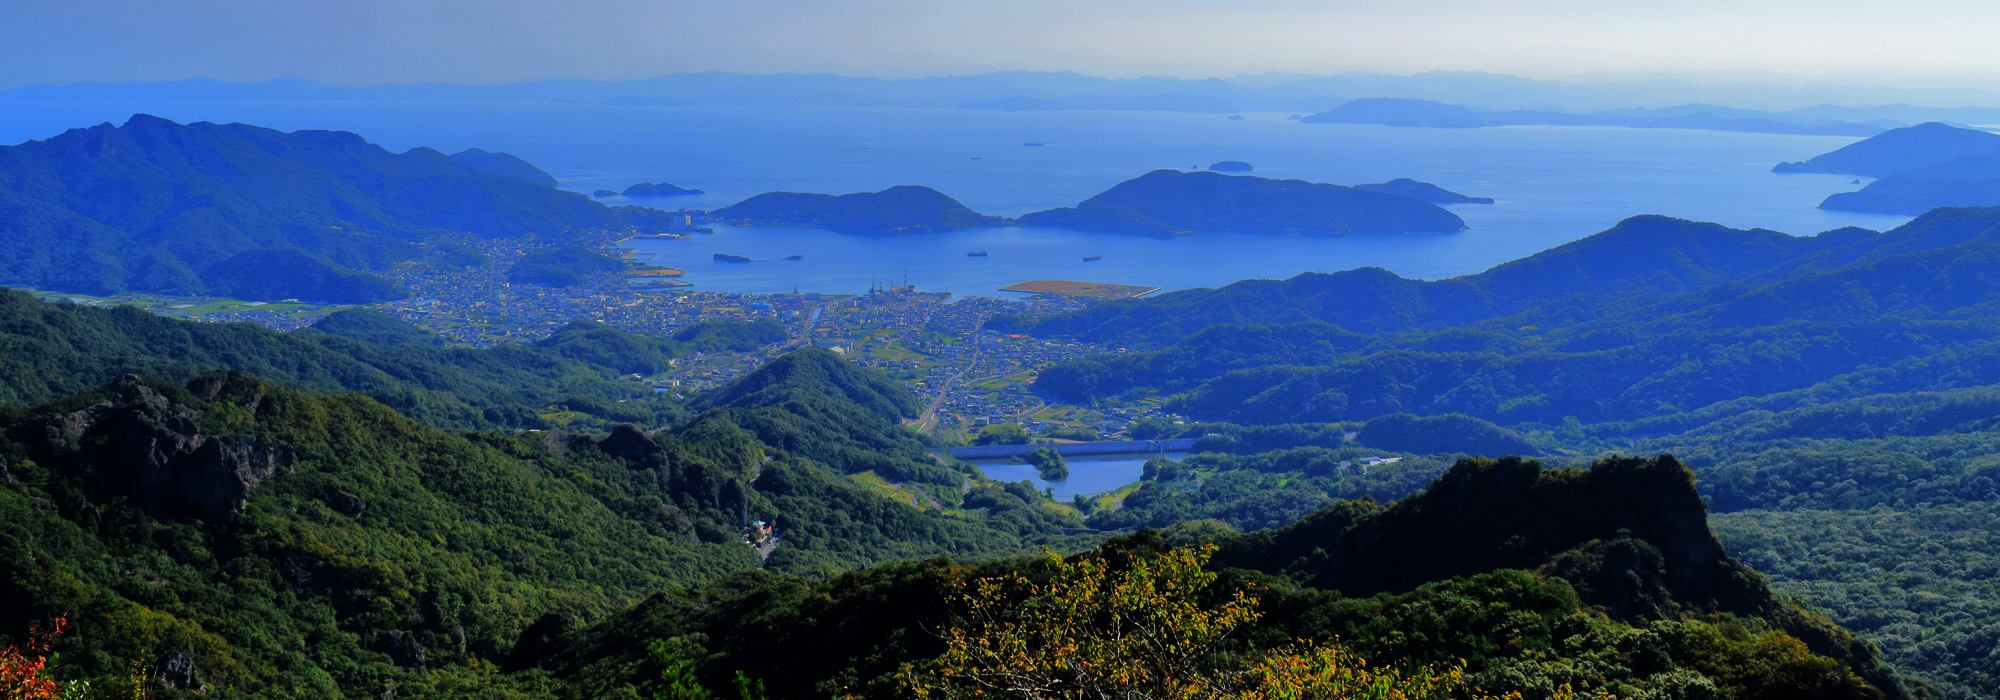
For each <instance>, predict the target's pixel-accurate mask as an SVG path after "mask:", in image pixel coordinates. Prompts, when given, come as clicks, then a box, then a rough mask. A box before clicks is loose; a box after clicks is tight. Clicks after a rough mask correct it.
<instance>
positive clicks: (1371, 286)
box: [1033, 216, 1873, 347]
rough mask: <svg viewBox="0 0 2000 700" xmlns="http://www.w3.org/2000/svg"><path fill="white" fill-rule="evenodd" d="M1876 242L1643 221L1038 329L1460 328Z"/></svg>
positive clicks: (1171, 337)
mask: <svg viewBox="0 0 2000 700" xmlns="http://www.w3.org/2000/svg"><path fill="white" fill-rule="evenodd" d="M1870 234H1873V232H1870V231H1863V230H1861V229H1842V230H1839V231H1831V232H1828V233H1826V234H1822V235H1820V236H1813V237H1797V236H1788V235H1785V234H1782V233H1777V232H1774V231H1762V230H1751V231H1742V230H1734V229H1729V228H1725V227H1722V226H1717V225H1715V224H1703V223H1695V222H1690V221H1681V220H1677V219H1670V218H1666V217H1660V216H1638V217H1633V218H1630V219H1627V220H1625V221H1622V222H1619V224H1618V225H1617V226H1615V227H1613V228H1611V229H1610V230H1607V231H1604V232H1602V233H1599V234H1596V235H1593V236H1590V237H1587V238H1584V239H1581V240H1578V241H1574V242H1571V243H1567V244H1564V245H1561V246H1557V247H1555V248H1551V249H1549V250H1546V251H1543V252H1540V253H1536V254H1535V255H1532V256H1529V257H1526V258H1523V259H1520V260H1516V261H1513V262H1509V263H1504V264H1501V265H1498V266H1496V267H1494V268H1493V269H1491V270H1487V271H1485V272H1482V273H1479V274H1476V275H1467V276H1465V277H1455V278H1451V279H1446V280H1439V281H1435V282H1426V281H1419V280H1406V279H1403V278H1400V277H1397V276H1396V275H1394V274H1392V273H1390V272H1388V271H1386V270H1381V269H1376V268H1362V269H1358V270H1349V271H1345V272H1334V273H1316V272H1308V273H1304V274H1301V275H1298V276H1297V277H1293V278H1291V279H1289V280H1283V281H1274V280H1246V281H1243V282H1237V283H1234V284H1231V285H1229V286H1226V287H1222V288H1220V289H1190V290H1184V291H1178V292H1171V293H1167V294H1161V295H1157V296H1152V297H1148V298H1145V299H1135V300H1123V301H1115V302H1109V303H1103V304H1097V305H1093V306H1091V307H1090V308H1087V309H1083V310H1080V311H1075V312H1071V313H1068V314H1062V315H1058V316H1053V317H1049V318H1047V319H1044V320H1042V321H1040V322H1038V323H1037V324H1036V325H1035V326H1034V327H1033V332H1034V334H1035V335H1037V336H1044V337H1048V336H1058V335H1061V336H1074V337H1079V338H1084V339H1088V340H1093V341H1096V342H1105V343H1115V344H1119V345H1127V346H1133V345H1137V346H1141V347H1144V346H1160V345H1165V344H1169V343H1172V342H1175V341H1177V340H1179V339H1181V338H1185V337H1187V336H1189V335H1191V334H1193V333H1196V332H1198V331H1200V330H1202V329H1204V328H1207V327H1209V326H1213V325H1216V324H1223V323H1229V324H1260V325H1273V324H1288V323H1301V322H1307V321H1324V322H1327V323H1333V324H1337V325H1339V326H1340V327H1342V328H1345V329H1348V330H1351V331H1355V332H1360V333H1377V332H1397V331H1404V330H1416V329H1424V328H1438V327H1443V326H1455V325H1464V324H1471V323H1477V322H1480V321H1484V320H1486V319H1489V318H1495V317H1499V316H1505V315H1508V314H1513V313H1518V312H1520V311H1523V310H1526V309H1529V308H1533V307H1536V306H1540V305H1543V304H1547V303H1550V302H1553V301H1557V300H1561V299H1566V298H1570V297H1592V298H1599V299H1610V300H1616V299H1622V298H1628V297H1658V296H1665V295H1669V294H1677V293H1682V292H1688V291H1693V290H1697V289H1703V288H1706V287H1708V286H1711V285H1715V284H1719V283H1723V282H1727V281H1731V280H1735V279H1740V278H1742V277H1745V276H1748V275H1750V274H1754V273H1756V272H1758V271H1760V270H1764V269H1767V268H1770V267H1771V266H1773V265H1777V264H1780V263H1783V262H1785V261H1788V260H1792V259H1794V258H1797V257H1800V256H1804V255H1809V254H1811V253H1814V252H1817V251H1820V250H1824V249H1830V248H1834V247H1838V246H1842V245H1846V244H1852V243H1856V242H1857V241H1858V240H1859V239H1861V238H1862V237H1865V236H1868V235H1870Z"/></svg>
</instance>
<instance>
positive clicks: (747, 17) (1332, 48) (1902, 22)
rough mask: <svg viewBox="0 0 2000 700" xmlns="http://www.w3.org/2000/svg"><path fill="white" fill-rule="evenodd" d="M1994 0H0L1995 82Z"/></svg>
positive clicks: (501, 68) (558, 50)
mask: <svg viewBox="0 0 2000 700" xmlns="http://www.w3.org/2000/svg"><path fill="white" fill-rule="evenodd" d="M1996 47H2000V3H1995V2H1991V1H1989V0H1981V1H1968V0H1898V1H1897V2H1881V1H1880V0H1871V1H1869V2H1852V1H1849V0H1783V1H1779V2H1759V1H1757V0H1699V1H1692V2H1690V1H1676V0H1648V1H1645V2H1627V1H1625V0H1509V1H1506V2H1495V1H1494V0H1370V1H1368V2H1349V1H1346V0H1335V1H1320V2H1312V1H1306V0H1214V1H1208V2H1192V1H1186V0H727V1H720V2H708V1H702V2H683V1H679V0H337V1H335V0H329V1H325V2H305V1H301V0H0V87H6V86H13V85H19V84H23V83H58V84H60V83H69V82H75V81H125V80H162V79H176V78H186V77H193V76H206V77H215V78H221V79H225V80H235V81H252V80H262V79H266V78H272V77H277V76H285V75H295V76H300V77H305V78H312V79H315V80H322V81H327V82H335V83H347V84H375V83H385V82H410V81H440V82H459V83H500V82H511V81H518V80H534V79H542V78H594V79H618V78H637V77H647V76H653V75H661V74H665V73H675V72H686V71H705V70H725V71H736V72H746V73H770V72H831V73H841V74H847V75H876V76H884V77H904V76H920V75H947V74H969V73H978V72H987V71H994V70H1010V69H1029V70H1076V71H1079V72H1083V73H1087V74H1092V75H1101V76H1111V77H1120V76H1135V75H1178V76H1184V77H1205V76H1227V75H1235V74H1241V73H1260V72H1268V71H1282V72H1296V73H1314V74H1326V73H1336V72H1341V71H1350V70H1361V71H1374V72H1392V73H1412V72H1419V71H1424V70H1436V69H1445V70H1487V71H1494V72H1501V73H1512V74H1517V75H1526V76H1531V77H1543V78H1548V77H1561V76H1566V75H1572V74H1577V73H1585V72H1591V71H1624V70H1658V69H1665V70H1676V71H1746V70H1747V71H1774V72H1779V73H1788V74H1803V75H1814V76H1825V77H1828V78H1833V79H1838V80H1844V81H1849V82H1852V81H1856V80H1865V81H1875V82H1888V81H1895V82H1898V83H1903V84H1906V85H1909V86H1917V84H1918V83H1921V84H1923V85H1979V86H1993V85H1996V84H2000V48H1996Z"/></svg>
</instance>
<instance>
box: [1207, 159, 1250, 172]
mask: <svg viewBox="0 0 2000 700" xmlns="http://www.w3.org/2000/svg"><path fill="white" fill-rule="evenodd" d="M1208 169H1209V170H1213V171H1215V172H1218V173H1247V172H1250V171H1252V170H1256V168H1253V167H1250V164H1249V163H1245V162H1243V161H1240V160H1225V161H1222V162H1220V163H1216V164H1215V165H1211V166H1208Z"/></svg>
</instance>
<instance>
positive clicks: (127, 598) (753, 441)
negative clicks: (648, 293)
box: [0, 323, 1077, 697]
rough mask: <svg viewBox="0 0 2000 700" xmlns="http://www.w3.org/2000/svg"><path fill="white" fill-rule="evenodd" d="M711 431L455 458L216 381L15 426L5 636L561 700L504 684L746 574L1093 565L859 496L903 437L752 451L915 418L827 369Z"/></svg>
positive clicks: (255, 671)
mask: <svg viewBox="0 0 2000 700" xmlns="http://www.w3.org/2000/svg"><path fill="white" fill-rule="evenodd" d="M349 325H362V324H359V323H355V324H349ZM850 395H853V396H861V397H863V398H865V399H867V400H868V401H869V405H867V406H863V405H860V404H854V403H852V402H851V401H849V400H848V398H847V397H848V396H850ZM884 402H887V403H884ZM714 403H715V404H716V405H718V406H719V405H721V404H724V403H727V404H731V405H729V406H726V407H719V408H713V409H711V410H709V411H707V412H706V413H704V414H702V415H699V416H695V417H693V418H691V419H687V420H684V421H681V422H677V423H676V424H674V425H672V426H670V427H668V428H667V429H663V430H660V431H657V432H651V433H649V432H647V431H645V430H643V429H640V428H638V427H636V426H630V425H625V426H619V427H617V428H615V429H613V430H611V431H610V432H609V434H608V435H606V434H597V435H577V434H567V433H563V432H522V433H451V432H445V431H440V430H436V429H433V428H428V427H424V426H422V425H420V424H418V423H416V422H414V421H411V420H409V419H407V418H404V417H402V416H399V415H397V414H395V413H394V412H392V411H390V410H388V409H387V408H385V407H383V406H381V405H379V404H377V403H375V402H373V401H370V400H368V399H366V398H363V397H360V396H356V395H351V394H342V395H333V396H315V395H310V394H305V393H301V392H297V391H293V390H289V389H283V388H280V387H277V386H275V385H272V384H268V383H264V382H262V381H259V380H257V379H254V378H252V377H249V376H247V375H241V374H235V373H229V372H214V373H207V374H201V375H197V376H195V377H194V378H192V379H191V380H189V381H187V382H186V383H185V384H184V385H183V384H174V383H167V382H161V381H158V380H152V379H145V378H139V377H135V376H129V375H128V376H125V377H122V378H119V379H118V380H116V381H114V382H112V383H111V384H109V385H107V386H105V387H102V388H99V389H96V390H93V391H88V392H84V393H81V394H75V395H70V396H65V397H62V398H60V399H58V400H56V401H55V402H52V403H47V404H43V405H39V406H34V407H23V406H19V405H11V406H8V407H7V408H6V410H5V412H4V413H0V436H4V437H0V459H4V460H5V462H4V463H5V465H6V469H7V474H8V475H9V477H10V478H8V479H6V481H5V483H4V484H0V514H4V516H5V517H0V522H4V523H5V524H4V525H0V528H4V529H5V530H6V531H7V535H6V536H5V537H0V597H3V598H4V599H5V600H7V601H8V602H7V604H6V605H5V606H0V624H4V625H6V626H7V627H8V628H9V629H18V628H23V627H25V625H26V624H28V622H29V621H31V620H34V619H39V618H41V617H43V616H46V615H49V614H56V613H61V614H67V615H70V616H71V617H72V619H75V620H77V621H78V624H77V626H76V628H75V630H74V632H73V637H72V640H71V641H70V642H69V643H68V645H67V646H66V647H65V654H66V655H68V656H70V657H72V658H76V659H78V661H75V662H72V663H71V664H70V666H69V667H68V668H69V669H70V671H71V672H72V673H84V674H90V675H100V676H101V675H102V674H107V673H119V672H122V671H123V669H125V668H126V667H127V666H129V665H130V664H131V663H132V662H133V661H134V660H139V661H141V662H142V663H148V664H151V663H163V662H161V661H160V659H163V658H167V659H178V661H176V662H175V663H176V664H178V666H177V667H178V668H183V669H187V670H186V672H185V673H184V674H182V675H181V676H177V677H176V678H175V679H174V680H173V681H172V683H170V684H169V685H172V686H174V687H173V688H168V690H170V691H171V690H173V689H174V688H178V689H180V690H190V691H195V690H198V691H202V692H206V693H210V694H218V693H219V694H221V696H223V697H250V696H256V697H345V696H353V695H356V694H376V693H379V692H381V689H382V688H384V687H397V688H399V691H398V692H399V693H400V694H402V695H409V696H418V697H423V696H439V697H449V696H459V695H460V694H463V693H468V692H471V693H475V694H479V693H480V692H496V691H497V692H507V693H527V694H528V695H529V696H530V697H550V696H552V695H553V694H554V686H552V685H550V684H549V683H547V681H546V679H545V678H539V677H532V676H530V677H521V676H511V675H501V673H500V671H502V670H518V669H519V668H521V667H523V666H525V665H530V664H531V663H532V662H533V661H536V660H537V659H536V658H535V656H534V655H535V653H536V652H535V646H534V644H533V642H532V640H533V639H534V638H535V635H538V634H543V633H542V632H537V631H536V630H537V629H541V628H542V627H537V625H542V626H543V627H546V625H547V624H550V623H546V622H544V623H538V622H537V620H543V621H547V620H567V621H571V623H573V622H574V621H577V620H595V619H602V618H604V617H605V616H608V615H612V614H615V613H618V612H619V611H622V610H625V609H626V608H627V606H629V605H631V604H633V603H636V602H638V601H639V600H640V599H642V598H643V597H645V596H646V595H649V594H651V593H655V592H659V591H666V590H675V589H677V588H679V587H681V586H690V585H702V584H704V583H706V582H712V581H720V580H724V579H725V578H726V577H727V575H728V574H729V573H730V572H732V571H747V570H753V569H758V568H762V569H765V570H768V571H773V572H793V573H796V574H800V575H807V574H810V575H825V574H828V573H831V572H835V571H839V570H845V569H852V568H857V567H866V566H870V565H873V564H876V563H879V562H885V561H895V560H903V559H914V558H920V557H925V556H935V555H941V554H951V555H955V556H962V557H990V556H995V555H1001V554H1010V553H1017V552H1022V551H1025V550H1026V549H1027V548H1028V547H1029V546H1030V545H1032V544H1056V545H1063V546H1074V545H1073V544H1067V543H1068V542H1069V540H1067V539H1066V538H1064V537H1063V536H1062V534H1061V533H1062V529H1063V528H1064V527H1075V526H1076V525H1077V523H1076V522H1075V521H1074V519H1065V518H1064V517H1062V515H1061V511H1060V510H1059V509H1052V508H1051V506H1052V504H1049V503H1048V502H1047V501H1046V499H1044V498H1043V497H1042V495H1041V494H1039V493H1037V492H1035V491H1034V490H1033V489H1027V488H1020V487H1019V486H1020V485H1002V484H996V483H993V482H988V481H984V480H983V479H979V478H977V477H971V478H968V477H967V475H961V474H959V473H957V472H945V473H943V474H927V476H933V477H935V478H933V479H931V482H932V483H933V484H935V487H932V486H925V485H916V484H912V485H909V486H903V487H901V488H908V489H913V490H914V489H922V490H924V491H926V492H928V493H929V494H930V496H928V497H927V502H929V503H932V504H936V503H938V502H940V501H941V502H942V503H943V504H945V507H947V508H949V509H950V512H949V513H947V512H943V511H940V510H939V509H938V507H936V506H935V505H933V506H927V507H920V506H918V505H915V503H916V502H917V501H916V499H912V498H911V497H910V496H909V495H908V494H909V493H910V492H909V491H902V492H896V491H892V490H890V489H885V488H883V487H880V486H871V485H869V484H868V483H866V482H862V481H858V480H855V479H850V478H848V477H847V476H846V475H845V474H844V473H843V472H846V473H855V472H857V471H860V470H862V468H864V467H874V468H876V470H875V471H873V473H877V474H887V473H890V472H888V470H886V469H880V468H879V466H878V465H891V464H896V463H898V462H899V460H907V458H908V457H909V455H908V454H907V453H906V452H905V451H903V450H902V449H901V447H900V446H901V445H905V444H909V443H905V442H902V441H903V440H906V439H907V438H906V437H905V436H906V435H907V433H905V432H904V431H903V429H902V428H901V427H899V426H897V425H895V424H894V423H893V422H888V421H885V420H876V421H873V422H856V423H852V424H843V425H839V426H834V427H835V428H837V429H839V430H842V431H844V435H845V436H846V437H847V438H848V439H849V440H848V442H846V443H844V444H840V445H832V444H822V443H812V442H802V441H798V440H791V441H786V442H783V443H782V444H775V443H766V442H762V441H760V439H759V437H758V435H759V434H760V433H758V432H751V431H746V430H745V429H744V428H743V427H739V426H738V423H737V422H736V421H737V420H742V421H743V424H744V425H745V426H746V427H749V428H750V429H751V430H752V431H764V432H763V433H762V434H774V433H770V432H769V427H770V426H771V425H777V424H781V423H782V422H783V421H784V416H786V415H795V414H794V413H792V412H795V411H799V410H801V409H800V407H801V406H807V407H811V409H812V410H815V411H818V413H816V414H815V415H816V416H818V417H826V416H839V417H855V416H863V415H873V412H874V411H877V410H883V408H884V407H885V406H896V405H901V404H913V399H912V398H911V397H910V396H908V394H907V392H905V391H902V390H901V389H900V388H899V387H896V386H895V385H894V384H893V383H890V382H888V381H887V380H886V379H884V378H882V377H879V376H875V375H874V374H873V373H872V371H870V370H863V369H861V368H859V367H855V366H853V365H851V364H847V363H845V362H844V361H841V360H839V359H838V358H836V357H833V356H832V355H831V354H830V353H826V352H824V351H817V352H807V353H805V354H803V355H795V356H791V357H788V358H785V359H781V360H779V361H778V362H775V363H773V364H772V365H771V366H770V367H767V368H765V369H763V370H760V371H759V372H755V373H752V374H751V375H749V376H747V377H746V378H745V379H744V381H743V383H742V384H739V385H737V386H736V387H733V388H730V389H726V390H724V391H723V392H722V393H720V394H718V398H717V399H716V400H715V401H714ZM139 444H151V445H156V446H158V447H157V449H145V450H135V449H132V446H134V445H139ZM875 445H885V446H890V447H887V448H883V449H885V450H886V451H883V452H877V448H876V447H874V446H875ZM916 455H918V456H921V455H922V450H921V447H918V448H917V451H916ZM924 462H925V463H926V464H933V463H931V462H930V460H929V459H928V458H924ZM931 468H932V469H938V468H937V467H935V466H932V467H931ZM947 477H948V479H947ZM895 493H900V494H902V497H901V499H900V501H899V500H898V499H896V498H894V497H893V494H895ZM50 499H54V500H55V501H60V502H61V503H62V504H64V505H63V506H62V507H60V508H44V507H42V506H41V505H39V504H47V503H51V502H52V501H51V500H50ZM106 518H108V519H109V520H108V521H106V520H103V519H106ZM756 521H763V522H766V523H770V524H771V525H773V526H774V527H775V532H776V534H777V537H778V539H775V540H765V541H763V542H761V544H764V545H766V549H765V550H763V551H764V552H765V554H764V555H763V556H761V557H760V550H759V549H757V548H754V547H752V546H751V545H750V544H748V543H746V541H745V539H744V538H745V535H742V534H740V533H741V532H742V531H743V530H744V529H745V528H747V527H748V526H750V525H751V524H752V523H753V522H756ZM106 522H109V523H113V524H109V525H106V524H105V523H106ZM134 586H136V588H135V587H134ZM141 654H146V655H147V656H144V657H142V656H141ZM475 689H484V690H483V691H482V690H475Z"/></svg>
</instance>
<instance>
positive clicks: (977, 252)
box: [965, 250, 986, 258]
mask: <svg viewBox="0 0 2000 700" xmlns="http://www.w3.org/2000/svg"><path fill="white" fill-rule="evenodd" d="M965 257H968V258H983V257H986V251H983V250H975V251H972V252H970V253H966V254H965Z"/></svg>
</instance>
